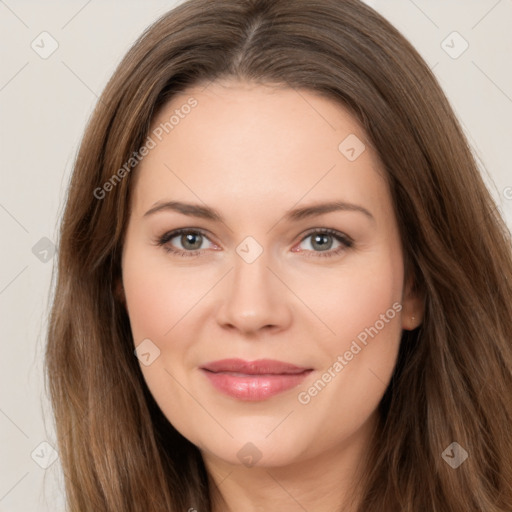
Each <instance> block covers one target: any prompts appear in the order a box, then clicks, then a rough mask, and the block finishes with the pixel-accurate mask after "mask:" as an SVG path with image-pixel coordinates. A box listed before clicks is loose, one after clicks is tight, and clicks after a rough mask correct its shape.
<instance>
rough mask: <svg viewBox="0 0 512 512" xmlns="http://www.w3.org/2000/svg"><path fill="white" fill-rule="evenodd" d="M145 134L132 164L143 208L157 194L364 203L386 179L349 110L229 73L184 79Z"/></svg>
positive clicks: (285, 202) (278, 201)
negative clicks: (148, 143) (213, 78)
mask: <svg viewBox="0 0 512 512" xmlns="http://www.w3.org/2000/svg"><path fill="white" fill-rule="evenodd" d="M149 136H150V137H151V138H152V140H153V141H154V147H153V149H151V150H150V151H149V154H147V156H145V157H144V159H143V160H142V162H141V163H140V164H139V167H138V168H137V170H136V174H137V186H136V193H135V200H136V203H138V204H139V205H141V204H142V203H144V206H148V207H149V206H151V202H155V201H158V200H161V199H163V198H164V196H166V195H171V196H173V197H172V198H175V199H185V197H184V196H186V199H191V198H194V195H195V196H196V197H195V198H194V199H196V200H197V199H198V198H200V199H201V200H203V201H205V202H208V199H211V202H213V203H216V204H218V203H219V200H221V201H224V202H225V201H228V200H229V202H230V204H232V205H233V206H234V205H235V203H237V201H240V202H241V203H240V205H239V206H243V203H244V201H245V205H246V206H247V207H249V206H254V204H253V201H256V199H258V204H260V205H263V203H265V204H268V205H271V204H273V205H275V204H283V206H292V205H293V204H295V203H297V201H299V200H300V199H301V197H305V196H306V195H307V196H308V197H307V199H311V200H315V199H319V198H321V199H331V198H333V199H351V200H357V201H361V200H365V201H366V202H370V203H371V202H372V201H373V202H375V201H379V200H381V199H382V194H383V192H384V189H383V188H385V187H386V185H385V181H384V180H383V177H382V169H381V166H380V164H379V159H378V155H377V154H376V153H375V151H374V150H373V149H372V148H371V147H370V145H369V143H368V140H367V137H366V134H365V133H364V130H363V129H362V127H361V126H360V124H359V123H358V122H357V120H356V119H355V117H354V116H353V115H351V113H350V112H349V111H348V110H347V109H346V108H345V107H344V106H343V105H341V104H339V103H338V102H335V101H333V100H331V99H328V98H326V97H324V96H321V95H319V94H317V93H315V92H311V91H308V90H296V89H292V88H289V87H283V86H269V85H257V84H252V83H248V82H238V81H236V82H235V81H227V82H213V83H210V84H208V85H207V86H206V87H205V86H204V85H200V86H196V87H192V88H189V89H187V90H186V91H184V92H182V93H180V94H178V95H176V96H174V97H173V98H172V99H171V101H169V102H168V103H167V104H166V105H165V106H164V107H163V108H162V109H161V110H160V112H159V113H158V115H157V116H156V117H155V119H154V120H153V123H152V126H151V129H150V134H149ZM347 150H348V152H347ZM354 156H355V157H356V158H354ZM326 194H327V195H328V196H330V197H326ZM176 196H180V197H176Z"/></svg>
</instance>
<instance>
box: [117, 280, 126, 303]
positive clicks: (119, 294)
mask: <svg viewBox="0 0 512 512" xmlns="http://www.w3.org/2000/svg"><path fill="white" fill-rule="evenodd" d="M114 296H115V297H116V299H117V300H119V301H120V302H122V303H123V304H124V305H125V306H126V296H125V294H124V288H123V281H122V279H121V278H119V279H118V280H117V281H116V283H115V285H114Z"/></svg>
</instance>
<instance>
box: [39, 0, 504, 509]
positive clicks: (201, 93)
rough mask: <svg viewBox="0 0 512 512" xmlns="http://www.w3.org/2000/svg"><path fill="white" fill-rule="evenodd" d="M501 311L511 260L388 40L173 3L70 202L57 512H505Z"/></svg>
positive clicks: (63, 269)
mask: <svg viewBox="0 0 512 512" xmlns="http://www.w3.org/2000/svg"><path fill="white" fill-rule="evenodd" d="M189 244H192V247H190V246H189ZM511 304H512V256H511V243H510V234H509V232H508V231H507V229H506V227H505V225H504V223H503V221H502V219H501V218H500V216H499V214H498V213H497V211H496V206H495V204H494V202H493V200H492V198H491V196H490V194H489V192H488V191H487V190H486V188H485V186H484V184H483V182H482V179H481V177H480V175H479V172H478V169H477V166H476V164H475V162H474V160H473V158H472V155H471V152H470V149H469V147H468V144H467V141H466V139H465V138H464V136H463V134H462V130H461V128H460V126H459V124H458V122H457V120H456V118H455V116H454V114H453V111H452V109H451V108H450V106H449V104H448V102H447V100H446V98H445V96H444V94H443V93H442V91H441V89H440V87H439V85H438V84H437V82H436V80H435V78H434V76H433V75H432V73H431V72H430V70H429V68H428V66H426V65H425V63H424V62H423V61H422V59H421V58H420V57H419V55H418V53H417V52H416V51H415V50H414V49H413V48H412V47H411V45H410V44H409V43H408V42H407V41H406V40H405V39H404V38H403V37H402V36H401V35H400V34H399V33H398V32H397V31H396V30H395V29H394V28H393V27H392V26H391V25H390V24H389V23H388V22H386V21H385V20H384V19H383V18H382V17H381V16H379V15H378V14H377V13H376V12H375V11H373V10H372V9H370V8H369V7H367V6H365V5H364V4H362V3H360V2H358V1H356V0H348V1H343V2H338V1H336V0H318V1H315V2H307V3H305V2H300V1H298V0H244V1H231V0H219V1H215V2H209V1H207V0H189V1H187V2H185V3H183V4H182V5H180V6H178V7H177V8H175V9H174V10H172V11H171V12H169V13H167V14H166V15H165V16H163V17H162V18H161V19H160V20H158V21H157V22H156V23H155V24H154V25H153V26H152V27H150V28H149V29H148V30H147V31H146V32H145V33H144V34H143V35H142V37H141V38H140V39H139V40H138V41H137V42H136V43H135V45H134V46H133V48H132V49H131V50H130V51H129V52H128V54H127V55H126V57H125V58H124V59H123V61H122V62H121V64H120V65H119V67H118V69H117V70H116V72H115V73H114V75H113V77H112V79H111V80H110V82H109V83H108V85H107V87H106V89H105V91H104V92H103V95H102V97H101V100H100V101H99V103H98V106H97V108H96V110H95V112H94V114H93V116H92V118H91V120H90V122H89V125H88V127H87V130H86V132H85V135H84V139H83V141H82V144H81V147H80V151H79V154H78V158H77V161H76V164H75V169H74V172H73V177H72V181H71V184H70V189H69V195H68V200H67V205H66V210H65V212H64V218H63V220H62V228H61V237H60V247H59V267H58V280H57V285H56V292H55V299H54V305H53V310H52V316H51V321H50V327H49V339H48V349H47V355H46V358H47V359H46V363H47V371H48V378H49V384H50V392H51V399H52V403H53V407H54V411H55V418H56V425H57V433H58V440H59V452H60V458H61V461H62V465H63V469H64V473H65V477H66V491H67V500H68V506H69V510H72V511H84V510H95V511H96V510H116V511H135V510H137V511H138V510H146V511H152V510H155V511H157V510H159V511H160V510H162V511H163V510H166V511H178V510H189V511H193V510H196V511H206V510H208V511H213V512H220V511H229V510H232V511H238V510H243V511H251V510H274V509H276V508H277V507H278V508H279V509H280V510H286V511H292V510H293V511H295V510H315V511H320V512H321V511H324V510H325V511H327V510H329V511H330V510H340V511H341V510H344V511H348V510H350V511H361V512H362V511H365V512H369V511H397V510H403V511H418V510H432V511H434V510H435V511H459V510H464V511H475V512H476V511H480V510H485V511H486V512H491V511H492V512H498V511H499V512H505V511H510V510H512V484H511V482H512V434H511V431H510V425H511V421H512V402H511V400H510V392H511V390H512V348H511V343H510V332H512V314H511V313H512V306H511ZM276 504H277V505H276Z"/></svg>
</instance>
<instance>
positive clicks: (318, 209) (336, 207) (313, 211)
mask: <svg viewBox="0 0 512 512" xmlns="http://www.w3.org/2000/svg"><path fill="white" fill-rule="evenodd" d="M162 211H175V212H178V213H182V214H183V215H189V216H191V217H198V218H201V219H206V220H212V221H216V222H222V223H223V222H224V219H223V217H222V215H221V214H220V213H219V212H218V211H217V210H215V209H214V208H211V207H209V206H202V205H200V204H193V203H184V202H181V201H166V202H157V203H155V204H154V205H153V206H152V207H151V208H150V209H149V210H148V211H147V212H146V213H145V214H144V217H147V216H149V215H153V214H155V213H157V212H162ZM335 211H349V212H360V213H363V214H364V215H365V216H366V217H368V218H369V219H371V220H373V221H375V218H374V216H373V215H372V214H371V213H370V212H369V211H368V210H367V209H366V208H364V207H362V206H359V205H357V204H352V203H347V202H344V201H331V202H327V203H317V204H313V205H310V206H305V207H302V208H295V209H293V210H289V211H288V212H286V214H285V215H284V219H285V220H286V221H288V222H297V221H299V220H303V219H306V218H310V217H316V216H319V215H323V214H325V213H330V212H335Z"/></svg>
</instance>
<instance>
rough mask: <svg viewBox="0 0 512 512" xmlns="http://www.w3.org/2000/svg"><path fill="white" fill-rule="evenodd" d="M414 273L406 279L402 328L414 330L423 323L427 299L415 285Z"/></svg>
mask: <svg viewBox="0 0 512 512" xmlns="http://www.w3.org/2000/svg"><path fill="white" fill-rule="evenodd" d="M414 285H415V283H414V280H413V277H412V275H409V277H408V278H407V279H406V281H405V283H404V290H403V296H402V312H401V313H402V329H404V330H406V331H412V330H413V329H416V328H417V327H419V326H420V325H421V323H422V322H423V316H424V314H425V300H424V296H423V294H422V293H420V292H419V291H418V290H417V289H416V287H415V286H414Z"/></svg>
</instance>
